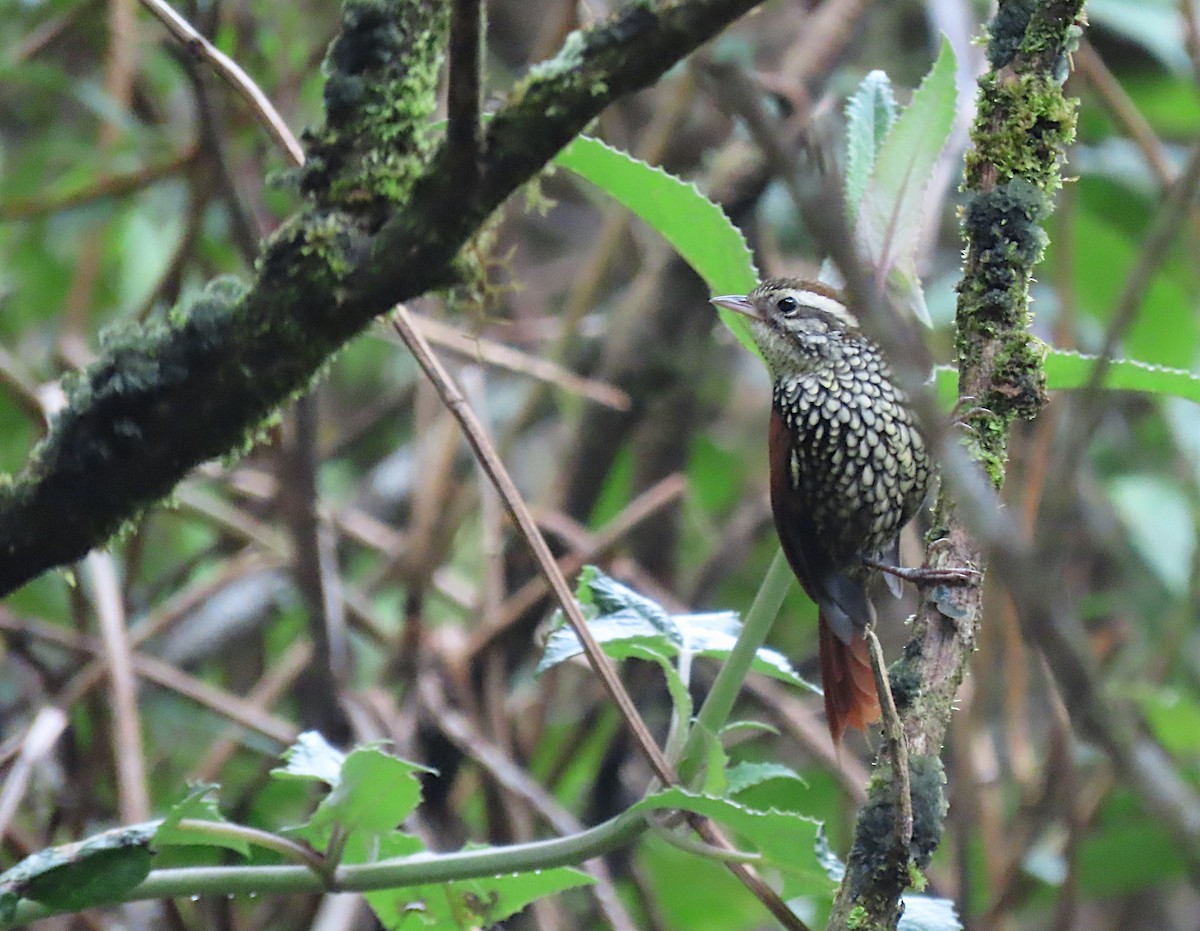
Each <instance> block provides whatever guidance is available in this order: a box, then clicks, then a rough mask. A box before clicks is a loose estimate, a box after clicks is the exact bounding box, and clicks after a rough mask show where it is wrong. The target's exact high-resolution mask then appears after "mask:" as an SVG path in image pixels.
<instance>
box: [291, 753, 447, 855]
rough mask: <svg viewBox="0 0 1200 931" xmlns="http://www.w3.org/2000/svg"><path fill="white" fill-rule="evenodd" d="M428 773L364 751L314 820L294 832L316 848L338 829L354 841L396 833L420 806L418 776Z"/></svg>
mask: <svg viewBox="0 0 1200 931" xmlns="http://www.w3.org/2000/svg"><path fill="white" fill-rule="evenodd" d="M422 772H425V773H428V772H432V770H431V769H429V768H428V767H427V766H422V765H420V764H419V763H410V762H408V761H407V760H402V759H400V758H399V757H396V756H392V755H391V754H390V753H384V752H383V750H381V749H379V747H376V746H365V747H358V748H356V749H354V750H352V751H351V752H350V753H349V754H348V755H347V756H346V761H345V763H343V764H342V768H341V772H340V773H339V774H338V779H337V782H336V783H335V784H334V786H333V788H332V789H331V790H330V791H329V794H328V795H326V796H325V798H323V799H322V800H321V803H320V804H319V805H318V806H317V810H316V811H315V812H313V816H312V817H311V818H310V819H309V820H308V822H307V823H306V824H304V825H302V826H300V827H299V828H296V829H293V830H294V832H295V833H296V834H297V835H298V836H300V837H303V838H305V839H307V840H308V841H309V842H310V843H312V844H313V845H314V846H318V845H320V844H324V843H327V842H328V840H329V838H330V837H331V836H332V831H333V828H334V826H338V827H340V828H341V830H342V831H343V832H344V833H346V834H351V835H353V834H355V833H360V832H361V833H363V834H367V835H382V834H387V833H390V832H392V831H394V830H395V828H396V827H397V825H399V824H400V822H401V821H403V820H404V819H405V818H406V817H407V816H408V815H409V813H410V812H412V811H413V809H415V808H416V807H417V805H418V804H420V802H421V783H420V782H419V781H418V780H417V778H416V776H417V774H418V773H422Z"/></svg>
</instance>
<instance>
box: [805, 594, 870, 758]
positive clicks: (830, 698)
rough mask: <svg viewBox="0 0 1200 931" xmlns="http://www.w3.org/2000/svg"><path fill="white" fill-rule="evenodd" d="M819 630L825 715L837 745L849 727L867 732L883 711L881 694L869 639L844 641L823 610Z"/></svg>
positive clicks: (856, 637) (858, 637)
mask: <svg viewBox="0 0 1200 931" xmlns="http://www.w3.org/2000/svg"><path fill="white" fill-rule="evenodd" d="M817 631H818V635H819V638H820V639H819V643H818V647H817V655H818V659H819V660H820V665H821V688H822V689H824V691H825V717H826V718H828V720H829V735H830V736H831V737H832V738H833V742H834V743H835V744H836V743H839V742H840V741H841V739H842V734H844V733H845V732H846V728H847V727H857V728H858V729H859V730H860V731H865V730H866V729H867V727H868V726H869V725H871V724H873V723H875V722H876V721H878V720H879V718H880V717H881V714H882V713H881V712H880V709H879V693H878V692H876V691H875V674H874V673H873V672H872V671H871V654H870V651H869V650H868V648H867V641H866V640H865V639H863V637H862V636H860V635H855V637H854V639H852V640H851V641H850V642H849V643H848V644H847V643H842V641H841V640H840V639H838V636H837V634H835V633H834V632H833V628H832V627H830V626H829V623H828V622H827V621H826V620H825V615H824V613H822V614H820V615H819V616H818V620H817Z"/></svg>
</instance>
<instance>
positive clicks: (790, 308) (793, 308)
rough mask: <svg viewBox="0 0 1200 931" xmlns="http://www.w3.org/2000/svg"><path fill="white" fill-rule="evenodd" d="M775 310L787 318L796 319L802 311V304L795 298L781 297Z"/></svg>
mask: <svg viewBox="0 0 1200 931" xmlns="http://www.w3.org/2000/svg"><path fill="white" fill-rule="evenodd" d="M775 309H776V310H777V311H779V312H780V313H781V314H783V315H784V316H785V317H794V316H796V312H797V311H798V310H799V309H800V302H799V301H797V300H796V299H795V298H794V297H781V298H780V299H779V301H778V303H776V304H775Z"/></svg>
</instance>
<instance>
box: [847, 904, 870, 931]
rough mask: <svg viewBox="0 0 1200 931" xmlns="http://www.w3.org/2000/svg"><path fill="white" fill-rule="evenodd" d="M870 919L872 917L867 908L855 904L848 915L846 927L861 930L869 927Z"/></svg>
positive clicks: (853, 930) (855, 930)
mask: <svg viewBox="0 0 1200 931" xmlns="http://www.w3.org/2000/svg"><path fill="white" fill-rule="evenodd" d="M870 920H871V918H870V916H869V915H868V914H867V910H866V909H865V908H863V907H862V906H861V905H855V906H854V908H852V909H850V914H849V915H847V916H846V927H847V928H849V929H850V931H860V929H862V928H866V927H867V925H868V924H869V923H870Z"/></svg>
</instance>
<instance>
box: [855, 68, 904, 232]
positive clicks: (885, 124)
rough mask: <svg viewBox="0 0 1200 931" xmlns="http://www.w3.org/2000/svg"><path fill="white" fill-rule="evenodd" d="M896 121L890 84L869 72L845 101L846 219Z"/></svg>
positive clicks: (880, 74)
mask: <svg viewBox="0 0 1200 931" xmlns="http://www.w3.org/2000/svg"><path fill="white" fill-rule="evenodd" d="M895 122H896V97H895V95H894V94H893V93H892V82H891V81H890V80H889V79H888V76H887V75H886V74H884V73H883V72H882V71H872V72H871V73H870V74H868V75H867V76H866V77H865V78H863V79H862V83H860V84H859V85H858V90H856V91H855V92H854V93H853V94H852V95H851V97H850V99H849V100H848V101H847V102H846V181H845V184H846V207H847V209H848V210H849V211H850V219H851V220H854V219H855V218H856V217H857V216H858V206H859V204H860V203H862V199H863V195H864V194H866V192H867V184H868V183H869V182H870V180H871V177H872V175H873V174H874V169H875V164H876V162H877V161H878V159H879V152H880V149H881V148H882V147H883V141H884V139H886V138H887V137H888V132H889V131H890V130H891V128H892V124H894V123H895Z"/></svg>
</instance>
